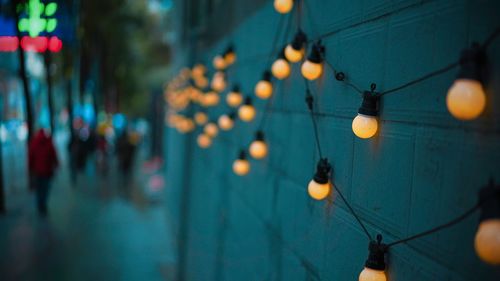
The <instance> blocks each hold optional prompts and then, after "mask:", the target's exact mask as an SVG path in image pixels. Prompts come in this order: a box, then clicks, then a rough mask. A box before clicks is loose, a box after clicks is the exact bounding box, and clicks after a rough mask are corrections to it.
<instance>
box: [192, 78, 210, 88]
mask: <svg viewBox="0 0 500 281" xmlns="http://www.w3.org/2000/svg"><path fill="white" fill-rule="evenodd" d="M194 83H195V84H196V86H197V87H198V88H200V89H203V88H206V87H207V86H208V79H207V78H206V77H204V76H200V77H197V78H195V79H194Z"/></svg>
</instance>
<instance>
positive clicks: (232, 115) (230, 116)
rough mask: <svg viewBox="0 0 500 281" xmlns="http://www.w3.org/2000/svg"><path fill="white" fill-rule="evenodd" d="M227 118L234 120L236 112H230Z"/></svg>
mask: <svg viewBox="0 0 500 281" xmlns="http://www.w3.org/2000/svg"><path fill="white" fill-rule="evenodd" d="M227 116H228V117H229V119H231V120H234V119H236V112H234V111H231V112H230V113H229V114H228V115H227Z"/></svg>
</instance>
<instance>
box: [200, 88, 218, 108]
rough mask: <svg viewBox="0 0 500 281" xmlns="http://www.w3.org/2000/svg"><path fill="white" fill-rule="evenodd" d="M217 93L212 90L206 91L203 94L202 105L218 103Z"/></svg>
mask: <svg viewBox="0 0 500 281" xmlns="http://www.w3.org/2000/svg"><path fill="white" fill-rule="evenodd" d="M219 99H220V97H219V94H217V93H216V92H214V91H210V92H208V93H206V94H205V96H204V97H203V105H204V106H215V105H217V104H219Z"/></svg>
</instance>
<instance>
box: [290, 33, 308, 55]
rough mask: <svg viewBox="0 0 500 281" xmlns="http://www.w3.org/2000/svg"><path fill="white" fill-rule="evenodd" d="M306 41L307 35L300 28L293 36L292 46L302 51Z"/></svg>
mask: <svg viewBox="0 0 500 281" xmlns="http://www.w3.org/2000/svg"><path fill="white" fill-rule="evenodd" d="M306 42H307V35H306V34H305V33H304V32H303V31H302V30H299V31H297V33H295V37H294V38H293V41H292V44H291V46H292V48H293V49H294V50H296V51H300V50H302V48H304V45H305V44H306Z"/></svg>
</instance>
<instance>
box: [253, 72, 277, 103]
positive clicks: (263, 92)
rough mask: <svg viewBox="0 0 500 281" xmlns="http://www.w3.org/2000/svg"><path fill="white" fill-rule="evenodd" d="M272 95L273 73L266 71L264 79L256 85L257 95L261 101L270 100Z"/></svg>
mask: <svg viewBox="0 0 500 281" xmlns="http://www.w3.org/2000/svg"><path fill="white" fill-rule="evenodd" d="M272 94H273V84H271V72H269V71H264V73H263V75H262V79H261V80H260V81H259V82H258V83H257V85H255V95H256V96H257V97H259V98H261V99H268V98H269V97H271V95H272Z"/></svg>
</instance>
